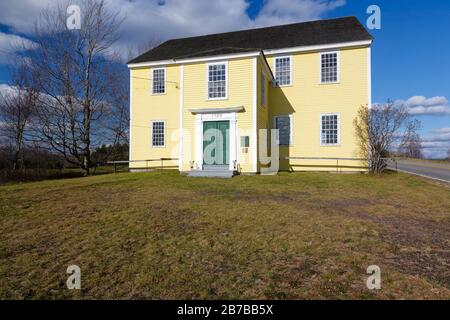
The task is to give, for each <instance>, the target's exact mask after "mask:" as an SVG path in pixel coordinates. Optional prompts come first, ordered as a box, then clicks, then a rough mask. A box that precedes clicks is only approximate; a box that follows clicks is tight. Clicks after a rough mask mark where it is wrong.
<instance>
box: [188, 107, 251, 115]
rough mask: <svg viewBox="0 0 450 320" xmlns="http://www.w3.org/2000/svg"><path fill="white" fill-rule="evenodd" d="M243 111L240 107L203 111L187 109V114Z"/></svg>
mask: <svg viewBox="0 0 450 320" xmlns="http://www.w3.org/2000/svg"><path fill="white" fill-rule="evenodd" d="M241 111H245V108H244V107H243V106H240V107H230V108H207V109H205V108H203V109H189V112H191V113H193V114H198V113H202V114H204V113H230V112H241Z"/></svg>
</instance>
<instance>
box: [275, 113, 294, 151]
mask: <svg viewBox="0 0 450 320" xmlns="http://www.w3.org/2000/svg"><path fill="white" fill-rule="evenodd" d="M275 129H278V134H277V144H278V145H280V146H289V145H291V143H292V123H291V117H290V116H276V117H275Z"/></svg>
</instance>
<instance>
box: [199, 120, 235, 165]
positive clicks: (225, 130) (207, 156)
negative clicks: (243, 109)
mask: <svg viewBox="0 0 450 320" xmlns="http://www.w3.org/2000/svg"><path fill="white" fill-rule="evenodd" d="M229 127H230V122H229V121H205V122H203V164H205V165H228V164H229Z"/></svg>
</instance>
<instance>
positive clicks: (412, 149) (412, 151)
mask: <svg viewBox="0 0 450 320" xmlns="http://www.w3.org/2000/svg"><path fill="white" fill-rule="evenodd" d="M421 127H422V125H421V123H420V121H418V120H413V121H409V122H408V123H407V124H406V128H405V133H404V134H403V137H402V140H401V143H400V146H399V148H398V151H399V153H400V154H402V155H405V156H407V157H410V158H418V159H420V158H422V138H421V137H420V135H419V133H418V132H417V131H418V130H420V128H421Z"/></svg>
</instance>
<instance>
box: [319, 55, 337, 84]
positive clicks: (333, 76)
mask: <svg viewBox="0 0 450 320" xmlns="http://www.w3.org/2000/svg"><path fill="white" fill-rule="evenodd" d="M338 81H339V53H338V52H324V53H321V54H320V82H321V83H336V82H338Z"/></svg>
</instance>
